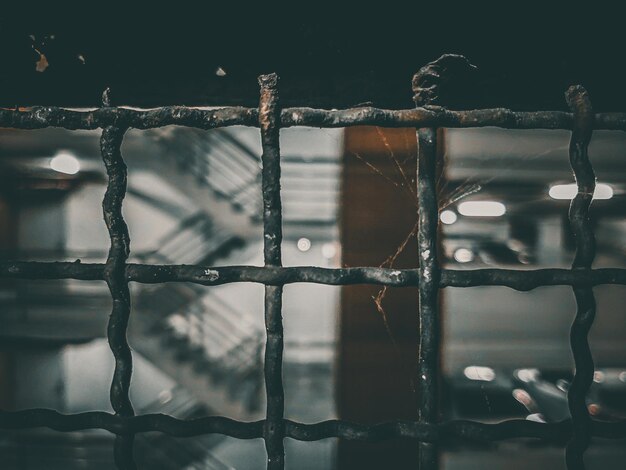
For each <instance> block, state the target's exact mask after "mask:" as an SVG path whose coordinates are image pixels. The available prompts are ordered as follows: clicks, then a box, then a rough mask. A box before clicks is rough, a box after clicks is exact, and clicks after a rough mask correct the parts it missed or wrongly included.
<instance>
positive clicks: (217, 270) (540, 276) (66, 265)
mask: <svg viewBox="0 0 626 470" xmlns="http://www.w3.org/2000/svg"><path fill="white" fill-rule="evenodd" d="M104 267H105V265H104V264H97V263H76V262H74V263H72V262H39V261H3V262H0V278H8V279H33V280H35V279H36V280H40V279H78V280H82V281H102V280H103V271H104ZM126 279H127V280H128V281H134V282H139V283H142V284H159V283H163V282H191V283H194V284H201V285H207V286H215V285H221V284H229V283H234V282H255V283H259V284H266V285H284V284H293V283H298V282H304V283H315V284H326V285H334V286H340V285H353V284H373V285H386V286H392V287H417V286H418V285H419V276H418V270H417V269H388V268H370V267H356V268H336V269H333V268H319V267H312V266H294V267H274V266H268V267H262V266H225V267H209V266H195V265H149V264H132V263H131V264H128V265H127V266H126ZM604 284H616V285H626V269H624V268H598V269H552V268H549V269H535V270H514V269H473V270H453V269H443V270H442V272H441V280H440V282H439V287H479V286H503V287H510V288H511V289H515V290H519V291H528V290H532V289H536V288H537V287H543V286H581V287H589V286H598V285H604Z"/></svg>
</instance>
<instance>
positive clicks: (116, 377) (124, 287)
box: [100, 126, 136, 470]
mask: <svg viewBox="0 0 626 470" xmlns="http://www.w3.org/2000/svg"><path fill="white" fill-rule="evenodd" d="M125 132H126V129H125V128H120V127H116V126H108V127H105V128H104V129H103V131H102V137H101V139H100V150H101V153H102V160H103V161H104V165H105V166H106V171H107V175H108V184H107V190H106V193H105V195H104V199H103V201H102V209H103V212H104V221H105V223H106V226H107V229H108V231H109V237H110V238H111V247H110V249H109V256H108V258H107V261H106V265H105V268H104V279H105V281H106V283H107V285H108V286H109V290H110V292H111V297H112V298H113V309H112V311H111V315H110V317H109V325H108V330H107V336H108V340H109V346H110V347H111V351H112V352H113V356H114V357H115V371H114V373H113V381H112V383H111V393H110V396H111V405H112V406H113V409H114V410H115V413H116V414H117V415H119V416H124V417H126V416H133V415H134V411H133V406H132V404H131V402H130V398H129V396H128V392H129V389H130V380H131V375H132V369H133V364H132V355H131V351H130V347H129V346H128V341H127V339H126V330H127V327H128V319H129V316H130V292H129V289H128V281H127V280H126V261H127V259H128V255H129V252H130V237H129V235H128V227H127V226H126V222H125V221H124V218H123V216H122V201H123V200H124V196H125V194H126V179H127V178H126V174H127V170H126V164H125V163H124V159H123V158H122V153H121V150H120V147H121V145H122V140H123V138H124V133H125ZM133 441H134V435H132V434H130V435H124V436H117V437H116V438H115V464H116V466H117V467H118V468H120V469H129V470H133V469H135V468H136V466H135V462H134V460H133Z"/></svg>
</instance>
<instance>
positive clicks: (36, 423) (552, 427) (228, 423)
mask: <svg viewBox="0 0 626 470" xmlns="http://www.w3.org/2000/svg"><path fill="white" fill-rule="evenodd" d="M265 423H266V422H265V420H261V421H253V422H241V421H236V420H233V419H230V418H225V417H222V416H207V417H203V418H196V419H190V420H183V419H178V418H174V417H172V416H169V415H163V414H146V415H141V416H134V417H123V416H119V415H116V414H111V413H106V412H103V411H90V412H87V413H77V414H70V415H67V414H62V413H59V412H58V411H55V410H50V409H30V410H22V411H0V429H30V428H41V427H45V428H49V429H53V430H55V431H61V432H72V431H82V430H87V429H104V430H106V431H109V432H111V433H113V434H115V435H118V436H126V435H133V434H138V433H144V432H161V433H163V434H167V435H169V436H174V437H192V436H201V435H206V434H222V435H225V436H230V437H234V438H236V439H258V438H262V437H263V435H264V428H265ZM283 424H284V427H285V436H286V437H290V438H292V439H296V440H299V441H317V440H320V439H328V438H333V437H339V438H342V439H346V440H351V441H370V442H374V441H382V440H386V439H393V438H398V437H401V438H407V439H413V440H417V441H423V442H444V441H447V440H449V439H450V438H452V437H454V438H456V439H459V440H461V441H464V442H497V441H503V440H508V439H519V438H534V439H540V440H545V441H550V442H553V443H557V444H564V443H566V442H567V440H568V439H569V438H570V437H571V435H572V423H571V421H569V420H568V421H563V422H560V423H548V424H546V423H538V422H534V421H528V420H518V419H515V420H507V421H502V422H500V423H480V422H476V421H449V422H445V423H440V424H423V423H418V422H413V421H394V422H388V423H379V424H372V425H365V424H358V423H351V422H347V421H340V420H330V421H323V422H319V423H313V424H303V423H298V422H294V421H290V420H284V421H283ZM591 433H592V435H593V436H594V437H598V438H602V439H624V438H626V421H621V422H611V423H608V422H600V421H591Z"/></svg>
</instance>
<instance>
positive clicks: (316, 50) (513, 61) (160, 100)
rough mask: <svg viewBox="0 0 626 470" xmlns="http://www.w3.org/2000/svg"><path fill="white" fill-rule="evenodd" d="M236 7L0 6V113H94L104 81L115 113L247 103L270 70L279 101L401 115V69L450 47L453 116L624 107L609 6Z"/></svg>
mask: <svg viewBox="0 0 626 470" xmlns="http://www.w3.org/2000/svg"><path fill="white" fill-rule="evenodd" d="M234 3H235V2H230V3H229V4H228V6H224V5H222V6H218V5H220V4H217V3H214V2H205V3H204V6H202V7H199V6H198V4H196V5H194V4H185V3H184V2H177V3H171V4H168V5H167V7H159V6H157V4H158V2H154V3H153V4H151V5H150V4H149V5H148V6H147V7H145V8H143V9H142V8H139V7H136V6H135V7H132V8H131V7H129V6H125V7H123V8H122V7H120V8H119V9H116V7H115V6H114V5H113V4H107V5H104V4H101V5H100V6H99V9H96V8H95V7H94V6H93V5H89V6H87V5H88V4H85V5H84V6H82V7H80V8H75V9H73V10H67V11H61V10H60V9H58V8H53V7H48V8H47V10H45V11H44V10H38V9H35V8H34V7H31V11H28V12H24V11H21V12H19V13H13V12H12V11H8V10H7V9H5V11H4V14H3V15H2V17H1V19H0V105H2V106H5V107H14V106H29V105H35V104H42V105H52V104H54V105H64V106H97V105H99V104H100V102H101V94H102V91H103V90H104V88H106V87H110V88H111V97H112V104H114V105H135V106H157V105H166V104H188V105H233V104H241V105H247V106H255V105H256V103H257V95H258V90H257V83H256V77H257V76H258V75H259V74H261V73H268V72H277V73H279V75H280V76H281V96H282V100H283V103H284V104H285V105H310V106H316V107H348V106H354V105H357V104H361V103H364V102H372V103H373V104H374V105H376V106H380V107H389V108H407V107H411V106H412V101H411V86H410V85H411V76H412V74H413V73H414V72H415V71H416V70H417V69H419V67H421V66H422V65H424V64H425V63H427V62H429V61H431V60H434V59H436V58H437V57H438V56H439V55H441V54H442V53H446V52H450V53H461V54H464V55H466V56H467V57H468V58H469V59H470V61H471V62H472V63H474V64H475V65H477V66H478V70H479V71H478V72H476V73H475V74H473V75H472V76H468V77H459V79H458V83H455V84H454V87H452V88H451V89H453V90H454V93H453V94H452V95H451V96H450V97H448V98H447V99H446V101H447V103H448V106H449V107H452V108H469V107H492V106H507V107H511V108H514V109H520V110H524V109H527V110H528V109H564V108H565V102H564V98H563V92H564V91H565V89H566V88H567V87H568V86H569V85H571V84H575V83H580V84H582V85H584V86H585V87H587V89H588V90H589V92H590V94H591V97H592V101H593V103H594V107H595V109H597V110H601V111H618V110H625V109H626V92H625V91H624V83H625V78H626V70H625V67H623V62H624V54H623V46H624V40H623V37H622V36H621V28H619V27H618V26H619V25H616V24H613V23H614V21H618V20H619V18H620V17H621V16H620V15H619V12H618V10H615V11H611V10H610V9H606V10H602V11H600V10H599V8H597V9H596V10H586V9H582V8H576V7H575V6H574V5H570V6H569V7H568V8H567V9H563V10H556V9H553V10H549V9H548V8H547V7H546V6H545V5H544V6H542V7H541V8H538V7H533V6H532V5H529V4H521V5H518V4H517V3H515V4H514V3H507V2H505V3H503V4H502V5H501V6H499V7H498V6H497V5H496V6H493V7H491V8H490V9H486V8H483V10H482V11H480V10H479V9H478V8H476V7H473V8H471V9H469V8H467V7H464V8H463V9H461V8H457V7H456V6H455V5H454V4H451V3H443V2H438V6H437V7H430V8H426V7H425V6H424V4H420V3H419V2H413V3H411V4H410V6H407V5H394V4H393V2H383V3H377V4H373V5H368V4H367V3H366V2H363V3H360V4H356V5H355V6H354V7H352V8H348V7H346V6H345V4H343V5H344V6H343V7H342V8H341V11H340V8H339V6H338V5H333V6H329V5H328V6H327V5H324V4H321V3H319V4H315V3H311V2H306V3H296V2H293V3H292V4H291V6H290V7H283V8H278V7H273V8H270V7H263V6H261V5H259V4H257V5H256V6H254V7H247V6H245V5H243V4H236V5H234ZM405 3H408V2H405ZM520 3H521V2H520ZM615 8H616V9H617V8H618V7H617V6H616V7H615ZM9 10H10V9H9ZM41 54H43V55H44V56H45V59H46V60H45V61H46V62H47V67H45V64H44V63H42V62H41V60H40V59H41ZM38 61H40V65H39V68H40V69H42V68H45V70H43V71H37V70H36V68H37V62H38ZM218 71H219V73H217V72H218ZM221 71H223V72H224V73H225V75H224V73H222V72H221Z"/></svg>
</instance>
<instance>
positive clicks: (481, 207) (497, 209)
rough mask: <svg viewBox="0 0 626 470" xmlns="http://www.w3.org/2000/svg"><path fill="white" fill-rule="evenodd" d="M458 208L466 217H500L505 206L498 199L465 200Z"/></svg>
mask: <svg viewBox="0 0 626 470" xmlns="http://www.w3.org/2000/svg"><path fill="white" fill-rule="evenodd" d="M458 209H459V213H460V214H461V215H464V216H466V217H500V216H503V215H504V214H505V213H506V207H505V206H504V204H502V203H501V202H498V201H465V202H462V203H460V204H459V207H458Z"/></svg>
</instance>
